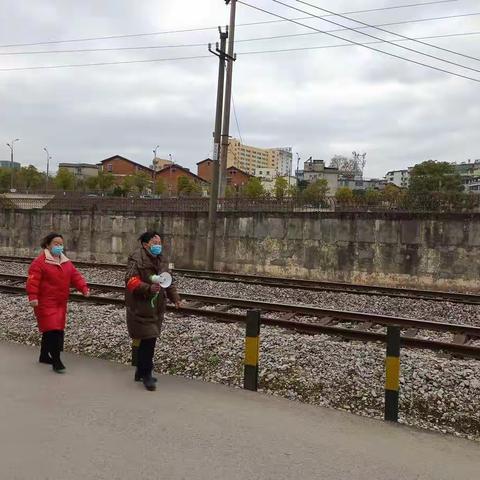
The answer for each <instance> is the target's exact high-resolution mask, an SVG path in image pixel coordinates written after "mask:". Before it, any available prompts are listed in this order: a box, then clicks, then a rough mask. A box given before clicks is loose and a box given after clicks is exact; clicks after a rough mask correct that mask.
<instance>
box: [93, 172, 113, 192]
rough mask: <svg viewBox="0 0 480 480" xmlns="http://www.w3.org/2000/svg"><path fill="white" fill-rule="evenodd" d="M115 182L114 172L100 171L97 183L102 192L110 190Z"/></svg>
mask: <svg viewBox="0 0 480 480" xmlns="http://www.w3.org/2000/svg"><path fill="white" fill-rule="evenodd" d="M114 183H115V177H114V176H113V174H112V173H105V172H98V177H97V185H98V188H99V189H100V190H101V191H102V192H106V191H107V190H110V189H111V188H112V187H113V185H114Z"/></svg>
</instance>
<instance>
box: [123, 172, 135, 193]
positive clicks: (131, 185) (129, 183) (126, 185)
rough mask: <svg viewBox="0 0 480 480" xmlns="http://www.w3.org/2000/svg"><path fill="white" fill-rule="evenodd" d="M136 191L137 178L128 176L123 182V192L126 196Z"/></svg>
mask: <svg viewBox="0 0 480 480" xmlns="http://www.w3.org/2000/svg"><path fill="white" fill-rule="evenodd" d="M134 189H135V177H134V176H133V175H127V176H126V177H125V178H124V179H123V182H122V190H123V192H124V193H125V194H129V193H132V192H133V190H134Z"/></svg>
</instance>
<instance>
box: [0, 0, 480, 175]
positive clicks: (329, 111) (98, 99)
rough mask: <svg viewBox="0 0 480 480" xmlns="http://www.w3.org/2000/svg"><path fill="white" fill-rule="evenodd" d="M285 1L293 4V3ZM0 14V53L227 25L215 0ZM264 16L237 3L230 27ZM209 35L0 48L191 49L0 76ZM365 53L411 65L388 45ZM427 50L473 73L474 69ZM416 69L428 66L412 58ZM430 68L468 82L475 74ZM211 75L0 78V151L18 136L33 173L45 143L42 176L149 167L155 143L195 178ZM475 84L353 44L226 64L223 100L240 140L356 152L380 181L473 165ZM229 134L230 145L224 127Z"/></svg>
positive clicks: (450, 8) (252, 45)
mask: <svg viewBox="0 0 480 480" xmlns="http://www.w3.org/2000/svg"><path fill="white" fill-rule="evenodd" d="M251 3H254V4H255V5H259V6H260V7H262V8H266V9H269V10H271V11H274V12H278V13H280V14H282V15H286V16H289V17H297V16H302V15H301V14H299V13H298V12H297V13H295V12H293V11H289V10H288V9H286V8H284V7H280V6H278V5H276V4H274V3H273V2H272V1H271V0H259V1H255V2H254V1H253V0H251ZM289 3H290V4H295V2H294V1H293V0H289ZM312 3H316V0H312ZM398 3H401V2H398ZM322 4H324V5H325V8H328V9H332V10H336V11H347V10H351V9H356V8H359V9H360V8H377V7H380V6H382V5H385V6H391V5H392V2H391V1H388V2H387V1H380V0H375V1H374V0H365V1H364V2H362V4H361V6H358V7H357V6H355V7H354V8H353V7H352V2H351V1H347V0H344V1H334V0H328V1H327V0H324V1H323V2H322ZM475 7H476V2H475V1H474V0H465V1H462V2H461V5H460V2H451V3H446V4H442V5H430V6H428V7H421V8H410V9H402V10H389V11H385V12H378V13H375V14H362V15H358V18H361V19H362V20H365V21H369V22H372V23H374V22H378V23H383V22H391V21H396V20H398V21H400V20H408V19H413V18H426V17H429V16H442V15H452V14H457V13H468V12H473V11H476V8H475ZM300 8H302V9H304V7H300ZM2 13H3V15H2V18H1V19H0V44H1V45H3V44H12V43H33V42H38V41H49V40H50V41H51V40H56V39H72V38H86V37H97V36H109V35H117V34H134V33H147V32H158V31H166V30H181V29H190V28H194V27H210V26H211V27H215V26H216V25H220V24H221V25H224V24H226V23H227V22H228V8H227V7H226V6H225V5H224V2H223V1H220V0H185V1H183V2H176V1H173V0H166V1H162V2H157V1H153V0H144V1H142V2H132V1H131V0H115V1H114V0H106V1H103V2H97V1H94V0H84V1H83V2H76V1H73V0H46V1H44V2H36V1H34V0H24V1H22V2H18V1H17V0H4V1H3V2H2ZM479 18H480V17H479ZM479 18H477V17H467V18H465V19H456V20H449V21H436V22H422V23H420V24H410V25H404V26H397V27H392V29H393V28H395V31H398V32H403V33H404V34H407V35H425V36H427V35H436V34H445V33H458V32H461V31H472V30H474V29H475V28H477V29H478V27H479V26H480V24H479V21H480V20H479ZM272 19H274V18H273V17H268V16H266V15H265V14H263V13H260V12H255V11H253V10H250V9H247V8H246V7H244V6H243V5H239V6H238V24H239V25H241V24H244V23H248V22H255V21H263V20H272ZM336 21H338V22H345V21H344V20H341V19H337V20H336ZM308 23H309V24H312V25H318V26H319V28H320V25H321V28H324V29H329V28H334V27H333V26H332V25H326V24H325V23H324V22H321V21H320V20H312V21H309V22H308ZM308 31H309V30H308V29H305V28H303V27H301V26H298V25H293V24H289V23H285V22H284V23H274V24H267V25H261V26H259V25H256V26H239V27H238V28H237V35H236V38H237V39H238V40H244V39H249V38H257V37H268V36H272V35H281V34H293V33H299V32H308ZM348 35H353V34H348ZM217 38H218V32H217V31H216V30H215V29H211V30H205V31H200V32H186V33H176V34H169V35H156V36H145V37H138V38H137V37H133V38H125V39H116V40H113V39H111V40H103V41H89V42H75V43H64V44H54V45H38V46H28V47H27V46H25V47H15V48H0V53H1V52H7V51H10V52H13V51H15V52H19V51H31V50H59V49H80V48H95V47H97V48H108V47H118V46H123V47H127V46H147V45H149V46H158V45H174V44H175V45H178V44H190V43H201V44H202V46H200V47H190V48H169V49H151V50H140V51H117V52H90V53H87V52H85V53H63V54H49V55H22V56H0V68H8V67H10V68H12V67H16V66H18V67H21V66H38V65H53V64H72V63H95V62H104V61H107V62H111V61H129V60H138V59H145V60H148V59H155V58H171V57H182V56H197V55H206V54H207V53H208V52H207V47H206V44H207V43H208V42H215V41H216V40H217ZM348 38H353V36H349V37H348ZM355 38H356V39H357V38H359V37H357V36H355ZM367 40H368V39H364V41H367ZM433 42H434V43H435V44H438V45H441V46H445V47H447V48H450V49H454V50H458V51H462V52H468V54H469V55H472V56H477V57H480V52H479V47H478V39H477V37H474V36H472V37H464V38H463V37H458V38H453V39H448V40H435V41H433V40H432V43H433ZM337 43H341V42H340V41H339V40H335V39H332V38H328V37H326V36H324V35H320V34H319V35H308V36H302V37H298V38H295V37H291V38H284V39H277V40H263V41H255V42H244V43H242V42H239V43H238V45H237V47H236V50H237V51H238V52H248V51H258V50H277V49H289V48H305V47H312V46H328V45H332V44H337ZM408 45H409V46H412V47H413V46H415V44H410V43H409V44H408ZM416 47H418V45H417V46H416ZM416 47H415V48H416ZM378 48H382V49H385V50H387V49H388V51H392V52H398V53H399V54H401V55H405V56H408V57H411V58H419V59H420V58H422V57H418V56H414V55H413V54H410V53H408V52H405V51H401V50H399V49H395V48H394V47H387V46H385V45H383V46H381V47H380V46H378ZM422 48H424V47H422ZM433 51H434V52H435V54H436V55H439V56H442V57H444V58H449V59H454V60H455V61H458V62H460V63H467V64H468V65H470V66H475V67H476V68H478V69H480V62H475V61H474V60H471V59H470V60H467V59H465V58H462V57H460V56H452V55H451V54H447V53H446V52H440V51H436V50H433ZM422 61H424V62H426V63H429V64H432V65H440V63H438V62H436V61H435V62H434V61H433V60H431V59H427V58H425V57H423V58H422ZM443 66H444V67H445V68H446V69H450V67H451V68H452V70H454V71H457V72H464V73H467V74H469V75H472V76H475V77H476V78H480V74H476V73H475V72H468V71H465V70H462V69H459V68H457V67H453V66H447V65H443ZM217 69H218V61H217V59H216V57H214V56H211V58H207V59H198V60H186V61H177V62H158V63H138V64H130V65H113V66H104V67H100V66H99V67H80V68H71V69H57V70H38V71H36V70H30V71H28V70H27V71H17V72H0V95H1V98H2V105H1V110H0V141H1V144H5V142H7V141H9V140H11V139H12V138H20V139H21V141H20V142H18V143H17V144H16V158H17V160H19V161H21V162H22V163H25V164H34V165H36V166H38V167H40V168H43V166H44V163H45V153H44V152H43V147H44V146H45V145H48V147H49V150H50V151H51V153H52V155H53V157H54V165H55V164H56V163H58V162H61V161H68V162H98V161H100V160H102V159H103V158H106V157H108V156H111V155H114V154H117V153H118V154H121V155H125V156H127V157H130V158H132V159H133V160H136V161H139V162H140V163H144V164H145V165H148V164H149V162H150V161H151V157H152V155H153V154H152V149H153V148H154V146H155V145H157V144H158V145H160V148H159V151H158V153H159V155H160V156H162V157H167V156H168V154H169V153H171V154H173V156H174V158H175V160H176V161H178V162H180V163H182V164H184V165H185V166H187V167H189V168H191V169H194V168H195V163H196V162H198V161H199V160H201V159H203V158H205V157H206V156H208V155H211V150H212V130H213V125H214V114H215V99H216V86H217V85H216V83H217ZM479 87H480V85H479V84H475V83H473V82H469V81H467V80H462V79H458V78H454V77H451V76H449V75H446V74H443V73H440V72H435V71H433V70H429V69H425V68H423V67H421V66H417V65H413V64H409V63H406V62H403V61H401V60H397V59H392V58H388V57H386V56H383V55H381V54H379V53H376V52H369V51H367V50H362V48H361V47H346V48H327V49H318V50H304V51H297V52H283V53H270V54H262V55H239V56H238V60H237V62H236V63H235V66H234V86H233V90H234V99H235V106H236V111H237V114H238V119H239V124H240V131H241V134H242V138H243V139H244V141H246V142H247V143H250V144H256V145H258V146H264V147H274V146H292V147H293V149H294V152H299V154H300V155H301V157H302V158H304V159H306V158H308V157H309V156H313V157H314V158H324V159H325V160H328V159H329V158H331V157H332V156H333V155H334V154H345V155H349V154H350V153H351V152H352V151H353V150H356V151H362V152H363V151H365V152H367V169H366V173H367V175H368V176H375V177H379V176H383V175H384V174H385V172H386V171H388V170H392V169H395V168H405V167H407V166H410V165H413V164H415V163H416V162H420V161H423V160H425V159H427V158H438V159H439V160H446V161H462V160H466V159H468V158H478V157H480V151H478V147H477V145H478V141H477V137H478V130H479V124H480V108H479V107H478V106H477V102H475V100H474V99H476V98H477V97H478V89H479ZM231 134H232V135H234V136H238V132H237V127H236V123H235V121H234V118H233V117H232V121H231ZM8 156H9V151H8V149H7V147H6V146H5V147H1V146H0V159H8Z"/></svg>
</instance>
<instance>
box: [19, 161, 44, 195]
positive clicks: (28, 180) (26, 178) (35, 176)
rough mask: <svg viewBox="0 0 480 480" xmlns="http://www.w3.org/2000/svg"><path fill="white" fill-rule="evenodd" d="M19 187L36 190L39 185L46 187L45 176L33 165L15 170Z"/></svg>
mask: <svg viewBox="0 0 480 480" xmlns="http://www.w3.org/2000/svg"><path fill="white" fill-rule="evenodd" d="M15 178H16V182H15V183H16V185H17V188H20V189H24V190H35V189H38V187H40V186H43V187H45V177H44V175H42V174H41V173H40V172H39V171H38V170H37V169H36V168H35V167H34V166H33V165H29V166H28V167H21V168H20V170H18V171H16V172H15Z"/></svg>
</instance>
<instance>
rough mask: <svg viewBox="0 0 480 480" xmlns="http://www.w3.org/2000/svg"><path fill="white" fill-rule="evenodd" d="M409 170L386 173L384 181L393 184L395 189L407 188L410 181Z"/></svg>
mask: <svg viewBox="0 0 480 480" xmlns="http://www.w3.org/2000/svg"><path fill="white" fill-rule="evenodd" d="M410 170H411V169H410V168H408V169H407V170H392V171H391V172H387V174H386V175H385V180H386V181H387V182H389V183H393V184H394V185H396V186H397V187H401V188H407V187H408V183H409V181H410Z"/></svg>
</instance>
